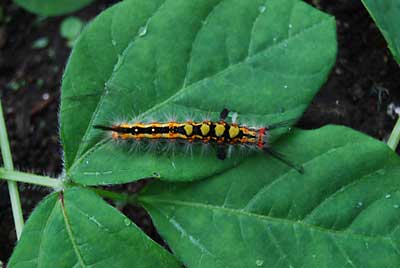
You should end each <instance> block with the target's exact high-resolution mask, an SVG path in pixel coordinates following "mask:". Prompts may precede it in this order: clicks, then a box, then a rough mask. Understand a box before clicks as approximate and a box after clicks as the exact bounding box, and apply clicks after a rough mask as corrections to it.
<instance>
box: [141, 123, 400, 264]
mask: <svg viewBox="0 0 400 268" xmlns="http://www.w3.org/2000/svg"><path fill="white" fill-rule="evenodd" d="M276 147H277V148H279V149H280V150H281V151H283V152H284V153H285V154H287V155H290V156H291V158H293V159H295V160H296V161H298V162H299V163H303V165H304V169H305V173H304V175H301V174H299V173H298V172H296V171H294V170H293V169H288V168H287V167H286V166H285V165H283V164H281V163H280V162H277V161H276V160H275V159H271V158H267V157H265V156H259V157H252V158H249V160H248V161H246V162H244V163H242V164H241V165H240V166H238V167H236V168H233V169H231V170H230V171H229V172H226V173H224V174H221V175H217V176H215V177H213V178H210V179H207V180H203V181H200V182H195V183H167V182H161V181H157V182H155V183H153V184H151V185H150V186H149V187H148V189H147V190H146V191H144V192H143V193H142V194H141V196H140V198H139V200H140V202H141V203H142V204H143V205H144V206H145V207H146V209H147V210H148V211H149V213H150V214H151V217H152V218H153V221H154V223H155V225H156V227H157V229H158V231H159V232H160V233H161V235H162V236H163V237H164V238H165V239H166V240H167V242H168V244H169V246H170V247H171V249H172V251H173V252H175V253H176V255H177V256H178V257H179V258H180V259H181V260H182V261H183V262H184V263H185V265H187V267H190V268H195V267H199V268H200V267H207V268H214V267H231V268H233V267H240V268H242V267H258V266H262V267H285V268H287V267H307V268H312V267H316V268H320V267H332V268H336V267H352V268H356V267H357V268H368V267H371V268H377V267H386V268H389V267H393V268H394V267H400V228H399V227H400V180H399V174H400V159H399V157H398V156H397V155H396V154H395V153H394V152H392V151H391V150H390V149H389V148H388V147H387V146H386V144H384V143H381V142H378V141H376V140H374V139H372V138H370V137H367V136H365V135H363V134H360V133H358V132H355V131H353V130H351V129H347V128H344V127H338V126H328V127H324V128H321V129H319V130H314V131H295V132H294V133H293V135H290V136H287V138H284V139H281V140H280V141H279V144H277V145H276Z"/></svg>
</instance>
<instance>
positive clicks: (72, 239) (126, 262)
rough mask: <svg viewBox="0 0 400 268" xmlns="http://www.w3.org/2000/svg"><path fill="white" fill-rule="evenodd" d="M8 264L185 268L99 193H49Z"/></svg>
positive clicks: (18, 267)
mask: <svg viewBox="0 0 400 268" xmlns="http://www.w3.org/2000/svg"><path fill="white" fill-rule="evenodd" d="M8 267H10V268H28V267H41V268H43V267H51V268H53V267H57V268H63V267H66V268H71V267H74V268H78V267H82V268H83V267H96V268H100V267H107V268H108V267H141V268H142V267H149V268H150V267H151V268H154V267H171V268H173V267H177V268H178V267H181V266H180V264H179V263H178V262H177V261H176V260H175V258H174V257H173V256H171V255H170V254H169V253H168V252H167V251H166V250H164V249H163V248H161V247H160V246H159V245H158V244H156V243H155V242H153V241H152V240H151V239H150V238H149V237H147V236H146V235H145V234H144V233H143V232H142V231H141V230H140V229H139V228H138V227H136V225H135V224H134V223H132V222H131V221H130V220H129V219H128V218H126V217H125V216H124V215H122V214H121V213H120V212H119V211H117V210H116V209H114V208H112V207H111V206H109V205H108V204H107V203H106V202H104V201H103V200H102V199H101V198H100V197H98V196H97V195H96V194H95V193H93V192H91V191H89V190H84V189H81V188H71V189H68V190H66V191H65V192H64V194H62V193H53V194H51V195H49V196H48V197H47V198H46V199H45V200H44V201H42V202H41V203H40V204H39V206H38V207H37V208H36V209H35V210H34V212H33V213H32V215H31V217H30V218H29V220H28V222H27V224H26V226H25V227H24V230H23V233H22V236H21V239H20V241H19V242H18V244H17V246H16V248H15V250H14V252H13V254H12V256H11V259H10V261H9V264H8Z"/></svg>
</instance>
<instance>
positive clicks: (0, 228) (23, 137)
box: [0, 0, 400, 262]
mask: <svg viewBox="0 0 400 268" xmlns="http://www.w3.org/2000/svg"><path fill="white" fill-rule="evenodd" d="M115 2H117V1H112V0H98V1H96V2H95V3H94V4H92V5H91V6H89V7H87V8H85V9H83V10H80V11H78V12H76V13H75V14H73V15H76V16H78V17H80V18H81V19H83V20H84V21H88V20H90V19H91V18H93V17H95V16H96V14H98V13H99V12H101V11H102V10H103V9H105V8H106V7H108V6H109V5H111V4H112V3H115ZM307 2H310V3H312V4H314V5H315V6H317V8H319V9H322V10H324V11H325V12H327V13H330V14H332V15H334V16H335V17H336V19H337V29H338V40H339V54H338V58H337V63H336V66H335V68H334V69H333V72H332V74H331V75H330V78H329V81H328V82H327V83H326V84H325V86H324V87H323V88H322V89H321V91H320V92H319V94H318V95H317V97H316V98H315V99H314V101H313V103H312V105H311V106H310V107H309V109H308V110H307V112H306V113H305V115H304V116H303V118H302V120H301V121H300V123H299V127H302V128H307V129H309V128H318V127H320V126H323V125H326V124H341V125H347V126H349V127H352V128H353V129H356V130H359V131H362V132H365V133H367V134H369V135H371V136H373V137H375V138H377V139H380V140H385V139H387V137H388V135H389V134H390V131H391V129H392V127H393V125H394V123H395V121H394V119H393V118H392V117H390V116H388V115H387V113H386V109H387V106H388V104H389V103H392V102H393V103H395V104H397V105H400V91H399V90H398V89H399V88H400V68H399V66H398V65H397V64H396V63H395V61H394V60H393V58H392V56H391V54H390V52H389V51H388V49H387V45H386V42H385V40H384V39H383V38H382V36H381V34H380V33H379V30H378V29H377V28H376V26H375V24H374V22H373V21H372V20H371V18H370V17H369V15H368V13H367V12H366V11H365V9H364V7H363V6H362V5H361V4H360V1H346V0H338V1H328V0H321V1H318V0H313V1H311V0H309V1H307ZM0 5H1V6H2V7H3V9H4V13H5V15H6V17H8V18H9V21H8V22H7V23H0V93H1V99H2V102H3V108H4V111H5V116H6V120H7V127H8V134H9V138H10V143H11V149H12V153H13V159H14V164H15V167H16V168H17V169H19V170H22V171H29V172H34V173H38V174H50V175H52V176H56V175H57V174H59V173H60V172H61V167H62V161H61V146H60V143H59V139H58V121H57V120H58V118H57V116H58V109H59V108H58V107H59V95H60V80H61V75H62V71H63V68H64V66H65V63H66V60H67V57H68V55H69V52H70V49H69V48H68V47H67V45H66V41H65V40H64V39H62V37H60V34H59V26H60V23H61V21H62V20H63V18H64V17H57V18H48V19H45V20H40V19H38V18H37V17H36V16H34V15H32V14H29V13H27V12H25V11H24V10H22V9H20V8H18V7H17V6H15V5H14V4H13V3H12V1H11V0H2V1H1V3H0ZM42 37H46V38H48V40H49V44H48V46H47V47H46V48H43V49H33V48H32V45H33V43H34V42H35V40H37V39H39V38H42ZM15 87H18V89H13V88H15ZM123 187H125V190H129V191H131V192H134V191H136V190H137V188H138V185H135V184H129V185H126V186H123ZM20 193H21V199H22V206H23V209H24V213H25V217H26V218H27V217H28V216H29V213H30V212H31V211H32V209H33V208H34V206H35V205H36V204H37V202H38V201H40V199H41V198H42V197H43V196H44V195H46V194H47V193H48V191H47V189H45V188H41V187H36V186H35V187H33V186H28V185H20ZM123 212H124V213H125V214H126V215H128V216H129V217H130V218H132V219H133V220H134V221H135V222H136V223H137V224H138V225H139V226H141V227H142V228H143V229H144V230H145V232H146V233H148V234H149V235H150V236H151V237H153V238H154V239H155V240H156V241H159V242H161V239H160V238H159V236H158V235H157V233H156V231H155V230H154V228H153V227H152V224H151V221H150V219H149V218H148V217H147V215H146V213H145V212H144V211H143V210H142V209H140V208H135V207H126V208H123ZM15 240H16V238H15V230H14V227H13V220H12V213H11V209H10V203H9V196H8V191H7V184H6V183H4V181H1V182H0V260H1V261H2V262H6V261H7V260H8V258H9V256H10V254H11V252H12V249H13V247H14V245H15Z"/></svg>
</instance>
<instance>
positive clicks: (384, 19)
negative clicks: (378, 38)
mask: <svg viewBox="0 0 400 268" xmlns="http://www.w3.org/2000/svg"><path fill="white" fill-rule="evenodd" d="M362 2H363V4H364V6H365V7H366V8H367V10H368V12H369V13H370V14H371V17H372V18H373V19H374V21H375V22H376V24H377V25H378V27H379V29H380V31H381V32H382V34H383V36H384V37H385V39H386V41H387V42H388V44H389V49H390V51H391V52H392V54H393V56H394V58H395V59H396V61H397V63H399V64H400V28H399V25H400V2H399V1H397V0H379V1H376V0H362Z"/></svg>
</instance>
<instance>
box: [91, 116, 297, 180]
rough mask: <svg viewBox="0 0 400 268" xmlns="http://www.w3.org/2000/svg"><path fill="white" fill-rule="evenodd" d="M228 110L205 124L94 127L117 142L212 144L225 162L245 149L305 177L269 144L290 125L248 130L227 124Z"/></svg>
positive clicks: (234, 124) (284, 123)
mask: <svg viewBox="0 0 400 268" xmlns="http://www.w3.org/2000/svg"><path fill="white" fill-rule="evenodd" d="M229 112H230V111H229V110H228V109H226V108H224V109H223V111H222V112H221V113H220V120H219V121H210V120H204V121H201V122H196V121H190V120H189V121H186V122H175V121H170V122H164V123H159V122H152V123H140V122H139V123H121V124H116V125H112V126H104V125H95V126H94V128H96V129H100V130H103V131H111V133H112V134H111V137H112V139H114V140H137V141H140V140H161V141H167V140H174V141H175V140H178V141H179V140H182V141H187V142H189V143H196V142H201V143H206V144H208V143H210V144H214V145H216V147H217V158H219V159H221V160H224V159H225V158H226V156H227V147H228V146H229V145H246V146H249V147H252V148H256V149H258V150H260V151H263V152H264V153H266V154H268V155H271V156H272V157H274V158H276V159H278V160H279V161H281V162H283V163H284V164H286V165H288V166H289V167H291V168H294V169H295V170H297V171H298V172H299V173H301V174H303V173H304V169H303V167H302V166H299V165H296V164H294V163H293V162H291V161H289V160H288V159H287V158H286V157H285V156H284V155H283V154H281V153H279V152H277V151H275V150H274V149H273V148H271V147H270V145H269V143H268V137H269V132H270V131H271V130H273V129H275V128H280V127H283V126H285V125H287V123H288V122H287V121H285V122H280V123H277V124H274V125H270V126H265V127H261V128H256V127H248V126H244V125H239V124H237V123H235V121H236V119H235V118H234V117H233V118H232V119H233V120H232V121H233V122H232V123H228V122H227V121H226V118H227V117H228V114H229Z"/></svg>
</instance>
